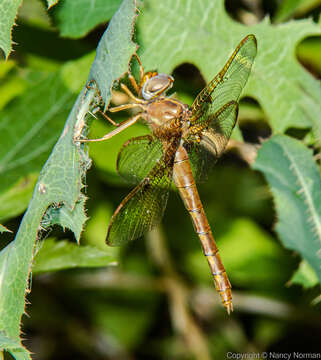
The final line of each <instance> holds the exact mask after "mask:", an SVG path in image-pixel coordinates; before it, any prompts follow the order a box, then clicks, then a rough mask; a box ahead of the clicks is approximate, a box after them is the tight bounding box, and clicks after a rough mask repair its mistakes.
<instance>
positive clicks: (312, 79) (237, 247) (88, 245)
mask: <svg viewBox="0 0 321 360" xmlns="http://www.w3.org/2000/svg"><path fill="white" fill-rule="evenodd" d="M6 3H7V2H6V1H2V3H1V4H0V9H1V8H2V7H3V6H7V7H6V8H7V9H8V10H7V11H8V15H7V17H6V18H5V17H4V16H3V12H2V16H1V18H0V47H1V48H2V50H3V52H4V54H5V55H8V54H9V51H10V48H11V45H10V36H9V35H8V34H10V31H11V27H12V25H13V22H14V19H15V14H16V9H17V7H18V6H19V3H20V1H10V2H8V3H7V5H6ZM56 3H57V5H55V4H56ZM120 3H121V2H120V1H119V0H112V1H108V2H106V1H96V2H95V6H92V7H91V6H90V5H91V4H92V2H91V1H89V0H82V1H72V0H60V1H49V0H48V1H40V0H24V2H23V6H22V7H21V8H20V9H19V12H18V17H17V19H16V23H17V24H18V26H14V27H13V28H12V35H13V41H14V42H15V43H16V44H14V52H12V53H11V55H10V58H9V60H7V61H2V62H1V63H0V95H1V96H0V110H1V113H0V128H1V130H2V131H1V134H0V138H1V141H0V143H1V146H0V175H1V176H0V179H1V180H0V200H1V201H0V221H1V222H3V223H4V225H5V226H6V227H7V228H8V229H9V230H12V231H13V232H15V231H16V230H17V228H18V226H19V222H20V221H21V218H20V217H17V216H19V215H21V214H22V213H23V212H24V210H25V209H26V207H27V205H28V202H29V200H30V198H31V196H32V191H33V188H34V185H35V182H36V178H37V177H38V175H39V173H40V170H41V169H42V167H43V165H44V162H45V161H46V159H47V158H48V156H49V155H50V153H51V151H52V147H53V146H54V144H55V143H56V141H57V140H58V137H59V135H60V134H61V132H62V129H63V126H64V123H65V121H66V119H67V116H68V113H69V112H70V111H71V108H72V106H73V104H74V102H75V101H76V97H77V94H79V92H81V90H82V88H83V86H84V84H85V82H86V79H87V77H88V74H89V72H90V67H91V64H92V62H93V60H94V54H95V49H96V47H97V45H98V42H99V40H100V38H101V36H102V34H103V32H104V30H105V28H106V23H107V22H108V21H109V20H110V19H111V17H112V15H113V13H114V12H115V11H116V9H117V8H118V6H119V5H120ZM8 4H9V5H8ZM188 4H190V3H189V2H185V1H184V0H180V1H177V2H176V3H175V6H174V7H173V3H172V2H169V1H163V2H157V1H153V0H145V1H144V2H139V3H138V5H139V6H140V8H141V11H140V14H139V16H138V19H137V23H136V32H135V34H134V40H135V41H136V42H137V43H138V44H139V45H140V49H139V53H140V54H141V56H142V60H143V64H144V66H146V68H147V70H149V69H154V68H157V69H158V70H160V71H162V72H169V73H172V72H173V73H174V76H175V80H176V81H175V88H174V91H175V92H176V95H177V96H178V97H179V98H180V99H181V100H183V101H185V102H186V103H189V104H190V103H191V102H192V101H193V99H194V98H195V96H196V95H197V93H198V92H199V91H200V90H201V89H202V87H203V86H204V85H205V83H206V81H208V80H210V78H212V77H213V75H215V73H216V72H217V71H218V70H220V68H221V67H222V65H223V64H224V62H225V61H226V60H227V57H228V55H229V54H230V51H231V50H232V49H233V48H234V47H235V45H236V44H237V43H238V42H239V40H241V38H242V37H243V35H246V34H248V33H254V34H255V35H256V36H257V38H258V46H259V52H258V56H257V59H256V61H255V66H254V69H253V74H252V77H251V80H250V81H249V84H248V86H247V88H246V91H245V93H244V95H247V98H244V99H243V100H242V101H241V106H240V116H239V130H238V131H239V132H238V133H237V135H236V136H234V140H235V143H234V144H236V145H234V146H233V145H232V144H231V147H230V148H229V149H230V151H229V152H227V153H226V154H225V155H224V156H223V158H222V159H221V160H220V161H219V162H218V164H217V165H216V167H215V169H214V171H213V173H211V174H210V175H209V178H208V179H207V181H206V182H204V183H201V184H199V192H200V195H201V198H202V199H203V204H204V208H205V210H206V213H207V215H208V218H209V222H210V223H211V224H212V226H213V231H214V235H215V237H216V239H217V242H218V246H219V249H220V253H221V256H222V259H223V262H224V264H225V266H226V269H227V272H228V275H229V278H230V279H231V282H232V285H233V290H234V292H233V295H234V307H235V312H234V313H233V314H232V316H230V317H227V316H226V314H225V313H224V309H222V307H221V304H220V303H219V302H220V301H219V299H218V295H217V294H216V293H215V291H214V289H213V284H212V279H211V277H210V275H209V270H208V266H207V264H206V259H205V258H204V256H203V255H202V253H201V249H200V246H199V242H198V239H197V236H196V234H195V233H194V231H193V227H192V224H191V221H190V219H189V216H188V213H187V212H186V210H185V209H184V206H183V204H182V202H181V200H180V199H179V196H178V195H177V193H176V192H175V190H174V188H173V191H171V196H170V199H169V203H168V208H167V211H166V214H165V217H164V220H163V227H162V229H161V230H159V231H155V232H152V233H151V234H149V235H148V236H147V237H146V242H145V241H143V240H139V241H136V242H135V243H131V244H128V245H127V246H124V247H121V248H107V247H106V245H105V236H106V231H107V226H108V222H109V219H110V217H111V215H112V213H113V211H114V209H115V208H116V207H117V205H118V204H119V202H120V200H121V199H122V198H124V196H126V194H127V193H128V192H129V190H130V186H129V185H128V184H126V183H124V181H123V180H121V179H120V178H119V177H118V175H117V173H116V170H115V162H116V158H117V152H118V150H119V149H120V147H121V145H122V144H123V143H124V142H125V141H126V140H128V139H129V138H131V137H134V136H138V135H143V134H146V133H148V129H147V127H146V126H144V125H142V124H136V125H134V126H132V127H131V128H129V129H128V130H126V131H125V132H123V133H121V134H119V135H118V136H115V137H114V138H112V139H111V140H110V141H106V142H103V143H93V144H91V145H90V146H89V150H88V151H89V156H90V158H91V159H92V161H93V164H92V168H91V170H90V171H89V172H88V174H87V178H86V180H85V183H84V193H85V195H86V197H87V198H88V200H87V203H86V208H87V213H86V214H85V213H84V212H82V204H81V207H79V208H77V207H76V210H75V212H74V211H71V210H70V209H69V208H68V207H66V206H63V205H62V202H60V203H58V204H57V203H56V205H51V206H50V207H49V211H48V212H47V213H46V216H45V217H42V216H40V218H39V221H38V223H37V216H34V218H33V222H34V226H36V227H37V226H38V228H39V229H40V226H41V227H42V230H41V231H40V232H38V238H41V242H38V243H37V245H36V248H35V249H34V250H33V238H32V236H31V235H30V238H25V239H24V241H23V242H21V243H20V244H21V246H20V250H21V252H20V253H19V252H17V253H15V254H14V256H13V255H12V254H13V253H12V252H10V250H11V249H12V248H14V242H13V237H14V234H13V233H10V232H3V233H2V234H1V239H2V244H3V250H2V252H1V256H2V258H1V259H2V260H1V262H0V265H1V266H0V269H1V274H4V273H6V270H7V269H8V266H9V265H8V264H10V262H13V261H15V260H16V259H18V260H19V259H20V257H21V256H23V255H21V254H22V253H23V251H25V254H27V251H26V250H25V249H26V247H24V245H25V244H26V243H28V244H29V245H28V246H29V247H28V248H29V250H28V251H29V253H28V254H30V257H31V256H32V252H33V251H34V252H35V254H34V259H33V273H34V277H33V280H32V283H31V281H30V279H29V281H28V289H29V288H30V289H31V285H32V292H31V293H30V294H28V295H27V299H26V300H27V304H28V305H27V306H26V312H27V313H28V315H29V316H28V317H23V318H22V325H21V330H22V332H23V334H24V335H23V338H24V339H26V340H25V341H23V344H24V346H26V348H27V349H28V350H29V351H30V352H31V353H33V355H32V358H34V359H48V360H49V359H56V358H59V359H70V358H77V359H93V358H95V359H117V360H118V359H125V360H126V359H201V360H203V359H204V360H205V359H212V358H215V359H224V358H226V354H227V352H228V351H231V352H240V353H245V352H255V353H259V352H262V351H275V352H280V353H282V352H292V351H301V352H319V348H320V345H319V339H320V335H321V325H320V324H321V315H320V311H319V309H320V304H318V303H317V301H316V299H318V296H319V293H320V285H319V283H318V280H317V279H318V275H319V278H320V274H317V273H316V271H315V269H317V267H318V266H319V268H320V261H319V258H318V257H317V256H316V251H317V249H318V248H319V247H320V245H319V244H320V241H319V240H320V239H319V236H320V232H319V230H320V228H319V224H320V216H321V214H320V210H319V209H318V207H319V205H320V201H319V200H318V199H319V197H320V186H319V185H318V184H319V182H320V178H319V175H320V167H319V163H318V162H317V163H316V162H315V161H314V158H313V155H315V159H316V160H317V161H319V160H318V159H319V155H318V153H319V144H318V143H317V141H316V139H320V134H321V132H320V129H321V124H320V111H319V110H320V109H321V98H320V93H321V91H320V76H321V63H320V48H321V38H320V36H319V34H320V33H321V31H320V27H319V25H317V24H316V23H314V22H313V21H312V20H311V19H309V18H310V17H311V16H312V17H313V19H315V20H316V21H318V20H319V18H320V2H318V1H315V0H314V1H311V0H300V1H287V0H283V1H273V2H271V1H269V0H261V1H259V0H255V1H251V2H249V1H241V0H239V1H227V2H226V6H227V8H228V9H229V11H231V12H230V14H228V13H226V12H225V9H224V6H223V1H212V2H210V1H209V2H202V4H203V8H202V6H201V5H202V4H198V3H197V2H195V3H193V5H192V7H191V8H190V7H189V5H188ZM47 7H50V9H49V11H48V10H47ZM267 9H268V10H269V12H267ZM265 15H270V18H271V19H272V20H271V21H272V23H273V22H274V23H279V25H276V24H272V25H271V24H270V23H269V22H268V21H267V20H263V21H261V20H262V18H263V17H264V16H265ZM229 16H231V17H233V18H234V19H237V20H238V21H239V22H243V24H238V23H237V22H236V21H234V20H233V21H232V20H231V18H230V17H229ZM293 17H296V18H297V17H300V18H301V19H302V20H300V21H298V20H295V21H292V22H285V21H286V20H288V19H292V18H293ZM4 18H5V21H4V20H3V19H4ZM308 19H309V20H308ZM123 20H124V21H130V19H129V18H128V19H127V20H126V19H123ZM253 24H255V25H253ZM246 25H253V26H252V27H251V28H248V27H247V26H246ZM121 30H122V29H118V31H119V33H120V34H121V36H122V37H124V38H120V39H119V41H120V44H122V45H117V46H114V47H112V48H111V49H109V48H108V46H109V45H108V44H107V47H106V44H103V45H104V46H105V47H101V56H102V55H104V54H107V53H108V54H110V52H109V51H111V55H110V56H111V58H110V59H111V60H110V63H111V62H112V61H115V63H117V64H118V63H119V64H120V61H121V60H120V59H128V58H129V55H128V54H127V55H126V54H125V53H124V48H126V46H127V45H126V46H125V45H124V44H125V40H124V39H125V38H126V36H127V35H126V31H125V30H124V29H123V31H121ZM312 35H313V36H312ZM309 36H310V37H309ZM218 49H219V52H218ZM107 50H108V52H107ZM133 50H134V47H133V46H132V48H130V51H131V52H132V51H133ZM295 54H296V56H297V58H296V57H295ZM126 56H127V58H126ZM112 59H114V60H112ZM98 60H99V59H98ZM298 60H300V61H301V63H302V64H303V65H304V66H305V67H306V68H305V69H304V67H303V65H301V64H299V62H298ZM95 66H96V75H95V76H100V80H99V81H100V87H101V88H102V91H103V95H104V98H105V99H106V98H108V96H109V85H108V84H110V81H111V80H113V79H115V78H117V77H118V76H119V75H117V76H116V75H112V72H111V71H112V70H111V68H112V69H113V67H112V66H111V67H110V68H109V67H108V66H106V67H105V65H104V62H103V61H100V62H99V61H97V60H96V63H95ZM119 66H120V65H119ZM132 66H133V69H134V72H136V73H137V66H136V65H135V64H132ZM98 69H99V70H98ZM113 70H114V69H113ZM93 71H95V70H93V69H92V73H91V74H93ZM97 71H98V75H97ZM123 71H125V70H124V69H123V70H121V71H120V70H119V74H121V73H122V72H123ZM113 76H114V77H113ZM204 79H205V80H204ZM116 88H117V90H119V87H118V86H117V84H116ZM119 98H120V94H119V93H118V92H116V93H115V96H114V98H113V101H114V103H117V101H120V100H119ZM121 100H123V99H121ZM125 102H126V100H125ZM128 115H129V113H126V114H120V115H118V116H116V117H114V118H115V119H116V120H117V121H121V120H124V119H125V118H126V116H128ZM111 128H112V127H111V125H110V124H107V123H106V121H105V120H104V119H103V117H102V116H100V115H99V114H97V119H92V122H91V126H90V132H89V137H91V138H96V137H100V136H103V135H104V134H105V133H107V132H108V131H110V129H111ZM311 129H312V130H311ZM278 132H279V133H280V132H282V133H286V134H287V135H288V136H284V135H282V136H281V135H280V136H273V137H272V138H271V139H270V140H269V141H267V142H264V143H263V146H262V147H261V142H262V138H263V139H265V138H267V137H269V136H270V135H271V133H272V134H273V135H275V134H276V133H278ZM289 136H290V137H292V138H290V137H289ZM242 137H243V138H244V139H245V140H246V141H248V143H246V144H245V143H243V142H240V140H242ZM284 138H286V140H284ZM280 139H282V140H280ZM237 141H238V142H237ZM288 141H290V144H289V143H288ZM306 146H308V147H309V148H310V150H307V149H306V148H305V147H306ZM258 148H260V149H259V156H258V159H257V162H256V164H255V166H254V167H255V168H256V169H260V170H261V171H262V172H263V174H264V176H266V180H265V178H264V177H263V175H262V173H259V172H258V171H254V170H253V169H252V168H251V167H250V166H249V164H248V162H249V159H250V157H249V152H251V151H254V152H256V151H257V149H258ZM276 148H277V149H276ZM289 149H290V150H291V154H294V153H295V152H296V151H297V153H296V154H295V156H294V157H296V161H292V162H291V161H290V163H288V162H287V161H289V158H288V156H286V154H287V151H289ZM84 156H85V155H84ZM262 159H263V160H262ZM266 159H268V160H266ZM60 162H64V164H62V165H68V164H70V163H68V162H67V161H61V159H60ZM87 165H88V164H87ZM297 166H299V167H297ZM59 167H60V166H59ZM297 169H299V172H296V170H297ZM43 174H44V172H42V176H43ZM51 174H52V175H51V178H52V180H54V179H55V176H57V174H58V171H56V170H53V172H52V173H51ZM298 174H299V175H300V174H301V175H300V176H298ZM292 176H293V177H294V178H293V179H292ZM300 180H303V182H300ZM71 182H72V181H69V182H68V181H67V182H65V183H64V185H63V189H62V190H63V191H64V192H65V193H66V192H71V190H70V188H71ZM269 186H271V192H270V190H269ZM302 189H303V190H302ZM45 190H46V189H45V188H41V187H40V188H39V192H40V193H41V192H45ZM69 196H70V197H71V193H70V194H69ZM82 201H84V199H83V198H82ZM53 202H56V201H53ZM49 204H50V203H49ZM49 204H48V205H49ZM274 204H275V205H274ZM280 204H281V206H280ZM311 204H312V205H313V206H314V208H313V210H314V212H313V214H311V212H309V211H311ZM295 206H296V207H297V210H295ZM306 207H307V208H306ZM77 211H80V214H81V216H80V217H79V216H78V215H77V216H75V214H76V213H77ZM81 217H82V218H81ZM85 217H88V218H89V220H88V222H87V225H86V227H85V229H84V231H83V233H82V235H81V241H80V243H81V245H80V246H78V245H77V244H75V242H74V241H75V240H74V239H75V238H74V236H76V238H77V239H78V238H79V237H80V231H81V229H82V226H81V224H80V223H82V222H83V221H84V220H85ZM40 219H41V222H40ZM284 219H286V221H284ZM78 220H79V221H80V223H77V221H78ZM57 223H58V224H61V225H62V226H64V227H66V228H69V229H72V230H73V231H74V233H75V234H76V235H74V234H73V233H72V232H71V231H69V230H67V229H64V230H63V229H62V228H61V227H59V226H58V225H54V224H57ZM282 223H283V225H284V224H285V225H286V226H287V228H286V229H285V230H284V228H283V231H282V229H280V224H282ZM37 224H38V225H37ZM276 224H277V225H276ZM275 225H276V227H275ZM5 230H6V229H5V228H4V226H3V225H0V232H1V231H5ZM284 233H286V234H287V235H284ZM302 234H303V235H302ZM48 236H50V237H49V238H46V237H48ZM280 240H281V241H280ZM282 242H283V243H284V244H285V245H286V246H288V245H289V244H293V243H295V244H296V246H290V248H291V249H295V250H296V251H298V253H296V252H295V253H293V252H291V251H290V250H287V249H285V248H284V247H283V245H282ZM7 244H9V246H7V247H5V246H6V245H7ZM306 254H308V256H306ZM310 255H311V256H312V257H313V260H311V257H310ZM19 256H20V257H19ZM28 256H29V255H28ZM300 256H303V257H305V259H306V260H307V261H302V259H301V257H300ZM18 260H17V261H18ZM24 260H25V266H26V269H27V270H28V269H29V268H30V261H29V260H27V255H26V258H25V259H24ZM116 263H117V264H118V265H117V266H115V265H116ZM108 264H109V265H112V266H108V267H107V265H108ZM311 264H312V265H313V266H314V270H313V268H312V267H311ZM13 270H14V272H13V273H12V274H13V277H12V282H10V283H9V282H8V283H6V281H4V282H2V285H1V286H2V291H3V286H5V288H6V289H7V290H6V291H5V294H9V295H7V296H8V298H9V296H11V297H10V299H11V302H8V303H7V304H9V305H8V306H7V307H6V308H2V310H4V312H3V314H5V316H2V318H1V319H0V323H1V324H3V323H4V322H6V321H7V323H10V322H11V321H12V316H11V315H12V313H14V312H17V310H16V308H15V304H17V303H18V302H19V303H20V305H19V306H23V302H24V298H23V297H21V296H20V297H19V295H18V293H17V290H15V291H12V289H13V288H14V289H17V288H18V285H17V283H16V282H15V281H14V279H15V276H16V277H17V278H18V277H19V276H20V285H19V286H20V287H21V288H22V289H24V286H25V284H26V281H27V279H26V278H23V275H22V276H21V275H19V274H20V272H19V271H18V267H17V268H15V269H13ZM58 270H61V271H58ZM26 273H27V272H26ZM17 274H18V275H17ZM2 294H3V293H2ZM3 299H4V297H3V296H2V299H1V301H0V307H1V305H2V306H3V303H4V302H3V301H4V300H3ZM29 303H31V304H32V305H30V304H29ZM312 303H313V304H314V306H312V305H311V304H312ZM12 309H13V310H12ZM19 317H20V315H19V314H18V315H17V316H16V318H19ZM7 319H8V320H7ZM16 326H17V328H18V329H19V326H20V324H19V323H18V322H17V323H16ZM19 346H20V344H19V342H17V340H16V339H15V338H13V337H12V336H8V334H6V333H3V332H1V334H0V349H1V348H6V349H8V350H10V349H17V348H19ZM14 356H15V357H16V359H26V358H28V356H29V355H28V354H27V353H23V352H21V351H20V352H19V351H16V352H14ZM4 357H5V358H8V359H9V358H10V355H9V354H7V353H5V356H4Z"/></svg>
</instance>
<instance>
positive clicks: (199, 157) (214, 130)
mask: <svg viewBox="0 0 321 360" xmlns="http://www.w3.org/2000/svg"><path fill="white" fill-rule="evenodd" d="M237 114H238V104H237V102H236V101H230V102H228V103H227V104H225V105H224V106H222V107H221V108H220V109H219V110H218V111H217V112H216V113H215V114H213V115H211V116H209V117H208V118H207V120H206V123H205V125H206V128H205V129H204V130H203V131H202V132H201V133H200V134H199V141H195V140H193V141H187V142H186V143H185V144H184V147H185V148H186V150H187V153H188V156H189V160H190V162H191V166H192V170H193V175H194V178H195V179H196V181H201V180H203V179H204V178H206V175H207V172H208V171H209V170H210V169H211V168H212V167H213V166H214V164H215V163H216V161H217V159H218V158H219V157H220V156H221V155H222V153H223V151H224V149H225V147H226V145H227V143H228V141H229V138H230V136H231V134H232V130H233V128H234V126H235V124H236V120H237Z"/></svg>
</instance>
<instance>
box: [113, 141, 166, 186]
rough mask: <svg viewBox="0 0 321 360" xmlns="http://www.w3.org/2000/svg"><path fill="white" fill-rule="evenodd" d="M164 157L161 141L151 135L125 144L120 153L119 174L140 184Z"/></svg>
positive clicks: (118, 159)
mask: <svg viewBox="0 0 321 360" xmlns="http://www.w3.org/2000/svg"><path fill="white" fill-rule="evenodd" d="M162 156H163V146H162V143H161V141H159V140H158V139H157V138H156V137H154V136H151V135H145V136H139V137H135V138H132V139H130V140H128V141H127V142H125V144H124V145H123V146H122V148H121V149H120V151H119V153H118V158H117V172H118V174H119V175H120V176H121V177H122V178H123V179H125V180H126V181H128V182H131V183H134V184H138V183H139V182H141V181H142V180H143V179H144V178H145V177H146V176H147V174H148V173H149V172H150V171H151V170H152V169H153V167H154V166H155V165H156V163H157V162H158V161H159V160H160V159H161V158H162Z"/></svg>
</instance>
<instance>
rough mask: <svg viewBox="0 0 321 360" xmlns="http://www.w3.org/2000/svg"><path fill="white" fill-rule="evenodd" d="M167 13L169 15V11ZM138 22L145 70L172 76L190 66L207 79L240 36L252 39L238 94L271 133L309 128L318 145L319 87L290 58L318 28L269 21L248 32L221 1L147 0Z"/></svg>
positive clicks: (304, 22) (320, 31) (320, 128)
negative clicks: (254, 46) (256, 106)
mask: <svg viewBox="0 0 321 360" xmlns="http://www.w3.org/2000/svg"><path fill="white" fill-rule="evenodd" d="M169 9H170V11H169ZM143 14H144V16H141V17H140V18H139V20H138V27H139V29H138V30H139V31H138V35H139V36H138V42H139V44H140V45H141V57H142V61H143V64H144V66H145V68H146V70H150V69H155V68H157V69H158V70H159V71H160V72H164V73H171V72H172V71H173V70H174V69H175V68H176V67H177V66H178V65H180V64H182V63H186V62H187V63H191V64H195V65H196V66H197V67H198V68H199V69H200V71H201V73H202V74H203V76H204V78H205V79H206V81H209V80H211V79H212V78H213V77H214V76H215V75H216V74H217V73H218V72H219V71H220V70H221V68H222V67H223V65H224V64H225V63H226V61H227V59H228V58H229V56H230V55H231V54H232V52H233V50H234V49H235V47H236V46H237V44H238V43H239V42H240V40H241V39H242V38H243V37H245V35H247V34H250V33H253V34H254V35H255V36H256V37H257V42H258V53H257V57H256V59H255V61H254V65H253V68H252V71H251V75H250V78H249V81H248V83H247V85H246V88H245V90H244V92H243V95H248V96H250V97H253V98H254V99H256V100H257V101H258V102H259V103H260V105H261V106H262V108H263V110H264V112H265V114H266V116H267V118H268V119H269V122H270V125H271V127H272V130H273V132H284V131H286V129H288V128H289V127H298V128H304V127H311V126H312V125H313V126H314V128H315V132H316V134H317V137H318V138H319V140H321V124H320V121H319V118H320V113H321V88H320V85H319V82H318V81H317V80H316V79H314V78H313V76H312V75H311V74H309V73H308V72H307V71H306V70H305V69H304V68H303V67H302V65H301V64H300V63H299V62H298V61H297V59H296V57H295V49H296V46H297V44H298V43H299V42H300V41H301V40H302V39H303V38H305V37H307V36H310V35H320V34H321V28H320V26H318V25H317V24H315V23H314V22H313V21H312V20H311V19H306V20H300V21H292V22H290V23H287V24H282V25H277V26H275V25H273V26H272V25H271V24H270V22H269V20H268V18H266V19H265V20H264V21H262V22H260V23H259V24H256V25H253V26H251V27H248V26H245V25H242V24H240V23H237V22H235V21H234V20H232V19H231V17H230V15H228V14H227V13H226V11H225V6H224V1H223V0H204V1H202V2H199V1H191V2H188V1H183V0H181V1H176V2H175V6H174V7H173V2H172V1H171V0H164V1H161V2H160V1H158V0H149V1H147V2H146V3H145V8H144V9H143Z"/></svg>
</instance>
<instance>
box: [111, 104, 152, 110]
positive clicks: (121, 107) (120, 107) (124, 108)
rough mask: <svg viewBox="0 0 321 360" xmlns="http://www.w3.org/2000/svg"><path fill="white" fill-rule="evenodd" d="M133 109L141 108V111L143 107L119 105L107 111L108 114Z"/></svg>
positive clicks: (140, 105) (138, 105) (139, 105)
mask: <svg viewBox="0 0 321 360" xmlns="http://www.w3.org/2000/svg"><path fill="white" fill-rule="evenodd" d="M135 107H141V108H143V110H145V106H143V104H136V103H134V104H124V105H119V106H114V107H111V108H109V109H108V111H110V112H118V111H122V110H127V109H132V108H135Z"/></svg>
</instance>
